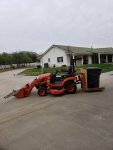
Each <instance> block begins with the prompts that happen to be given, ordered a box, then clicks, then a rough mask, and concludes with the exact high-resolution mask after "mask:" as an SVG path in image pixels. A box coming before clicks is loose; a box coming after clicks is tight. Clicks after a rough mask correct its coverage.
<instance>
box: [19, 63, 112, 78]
mask: <svg viewBox="0 0 113 150" xmlns="http://www.w3.org/2000/svg"><path fill="white" fill-rule="evenodd" d="M84 67H99V68H101V69H102V72H109V71H113V64H91V65H81V66H76V67H75V70H76V72H77V73H79V72H80V68H84ZM64 69H65V68H64V67H56V68H47V69H43V70H42V69H39V68H30V69H26V70H25V71H23V72H21V74H24V75H28V76H37V75H39V74H42V73H46V72H55V71H56V70H64ZM61 73H63V72H62V71H61Z"/></svg>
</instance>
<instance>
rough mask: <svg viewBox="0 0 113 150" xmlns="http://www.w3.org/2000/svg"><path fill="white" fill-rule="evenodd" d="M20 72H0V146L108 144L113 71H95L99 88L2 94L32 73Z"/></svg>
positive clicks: (72, 149) (107, 149)
mask: <svg viewBox="0 0 113 150" xmlns="http://www.w3.org/2000/svg"><path fill="white" fill-rule="evenodd" d="M20 71H21V70H17V71H15V70H14V71H9V72H4V73H0V150H112V149H113V72H109V73H103V74H102V75H101V76H100V86H104V87H105V90H104V91H102V92H82V91H81V89H80V86H78V90H77V93H75V94H71V95H70V94H69V95H62V96H52V95H48V96H45V97H39V96H38V95H37V89H35V88H34V89H33V91H32V93H31V95H30V96H29V97H26V98H22V99H16V98H15V97H10V98H9V99H4V96H5V95H7V94H8V93H9V92H11V91H12V90H13V89H18V88H20V87H22V86H23V85H24V84H26V83H29V82H31V81H32V80H33V79H34V78H35V77H28V76H21V75H18V72H20Z"/></svg>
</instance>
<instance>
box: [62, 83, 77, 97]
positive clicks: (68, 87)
mask: <svg viewBox="0 0 113 150" xmlns="http://www.w3.org/2000/svg"><path fill="white" fill-rule="evenodd" d="M64 88H65V90H66V93H68V94H73V93H75V92H76V91H77V86H76V83H74V82H67V83H66V84H65V86H64Z"/></svg>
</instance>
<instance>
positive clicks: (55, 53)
mask: <svg viewBox="0 0 113 150" xmlns="http://www.w3.org/2000/svg"><path fill="white" fill-rule="evenodd" d="M57 57H63V62H57ZM48 58H50V62H48ZM45 63H48V65H49V67H53V66H54V65H55V66H56V67H60V66H62V65H68V63H69V60H68V58H67V54H66V53H65V51H64V50H62V49H60V48H57V47H53V48H52V49H50V50H49V51H48V52H47V53H46V54H45V55H44V56H43V57H42V58H41V66H42V67H44V64H45Z"/></svg>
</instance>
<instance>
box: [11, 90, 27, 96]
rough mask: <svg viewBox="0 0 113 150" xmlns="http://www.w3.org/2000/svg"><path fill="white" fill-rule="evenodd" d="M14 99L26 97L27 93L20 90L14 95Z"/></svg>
mask: <svg viewBox="0 0 113 150" xmlns="http://www.w3.org/2000/svg"><path fill="white" fill-rule="evenodd" d="M14 96H15V97H16V98H23V97H26V96H27V92H26V89H25V88H21V89H20V90H19V91H18V92H17V93H16V94H15V95H14Z"/></svg>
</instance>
